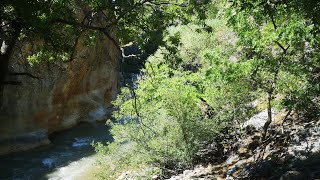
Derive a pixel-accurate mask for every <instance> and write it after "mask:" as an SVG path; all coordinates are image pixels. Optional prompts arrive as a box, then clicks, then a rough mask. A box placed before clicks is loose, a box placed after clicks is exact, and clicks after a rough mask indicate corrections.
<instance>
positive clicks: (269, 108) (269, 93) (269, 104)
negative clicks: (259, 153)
mask: <svg viewBox="0 0 320 180" xmlns="http://www.w3.org/2000/svg"><path fill="white" fill-rule="evenodd" d="M271 101H272V92H268V120H267V121H266V122H265V124H264V126H263V137H265V136H266V134H267V131H268V128H269V125H270V124H271V122H272V106H271Z"/></svg>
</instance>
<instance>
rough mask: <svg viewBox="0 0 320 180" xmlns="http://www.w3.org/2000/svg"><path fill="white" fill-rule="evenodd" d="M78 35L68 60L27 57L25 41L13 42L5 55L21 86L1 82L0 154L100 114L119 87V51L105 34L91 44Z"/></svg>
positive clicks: (42, 141) (45, 139)
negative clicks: (34, 61) (31, 61)
mask: <svg viewBox="0 0 320 180" xmlns="http://www.w3.org/2000/svg"><path fill="white" fill-rule="evenodd" d="M84 44H85V43H84V38H80V41H79V43H78V44H77V47H76V52H75V56H74V59H73V61H71V62H53V63H46V62H42V63H39V64H36V65H34V66H33V67H31V66H30V65H29V64H28V63H27V62H26V57H27V55H28V52H30V50H32V46H31V45H30V44H26V43H24V44H20V45H17V47H16V50H15V53H14V54H13V56H12V58H11V59H10V71H11V72H19V73H21V72H27V73H30V74H32V75H33V76H36V77H38V78H31V77H29V76H12V77H10V78H11V79H10V80H14V81H20V82H22V85H20V86H13V85H12V86H9V85H8V86H5V87H4V90H3V94H2V104H1V111H0V154H3V153H8V152H15V151H20V150H25V149H29V148H32V147H35V146H38V145H41V144H48V143H49V141H48V134H50V133H52V132H55V131H59V130H62V129H66V128H70V127H72V126H74V125H75V124H77V123H78V122H80V121H96V120H103V119H105V118H106V116H107V115H108V114H109V113H110V112H109V111H110V110H109V109H108V108H109V107H110V106H111V101H112V100H113V99H114V98H115V96H116V94H117V90H118V77H119V56H120V51H119V49H118V48H117V47H116V46H115V44H114V43H113V42H112V41H111V40H110V39H108V38H107V37H104V36H101V37H100V38H98V40H97V41H96V43H95V44H94V45H93V46H90V47H88V46H85V45H84Z"/></svg>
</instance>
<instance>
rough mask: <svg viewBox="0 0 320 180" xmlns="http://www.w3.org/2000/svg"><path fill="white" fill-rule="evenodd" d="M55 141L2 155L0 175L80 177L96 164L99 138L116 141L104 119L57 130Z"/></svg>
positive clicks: (23, 179) (10, 178)
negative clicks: (95, 144) (43, 145)
mask: <svg viewBox="0 0 320 180" xmlns="http://www.w3.org/2000/svg"><path fill="white" fill-rule="evenodd" d="M51 141H52V145H50V146H46V147H41V148H37V149H33V150H29V151H26V152H20V153H14V154H10V155H6V156H1V157H0V179H1V180H2V179H5V180H28V179H32V180H33V179H52V180H54V179H79V178H77V176H78V175H79V174H81V173H83V171H86V170H87V169H88V168H90V166H93V165H94V163H95V159H96V158H97V157H96V155H95V151H94V148H93V147H92V146H91V145H90V144H91V142H93V141H95V142H97V141H100V142H101V141H102V142H106V141H112V137H111V135H110V134H109V129H108V127H107V126H106V125H104V123H80V124H78V125H77V126H75V127H73V128H71V129H68V130H65V131H62V132H59V133H56V134H55V135H53V136H52V137H51Z"/></svg>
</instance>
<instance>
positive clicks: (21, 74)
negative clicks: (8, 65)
mask: <svg viewBox="0 0 320 180" xmlns="http://www.w3.org/2000/svg"><path fill="white" fill-rule="evenodd" d="M9 75H10V76H28V77H31V78H34V79H42V78H41V77H38V76H34V75H32V74H30V73H27V72H21V73H17V72H10V73H9Z"/></svg>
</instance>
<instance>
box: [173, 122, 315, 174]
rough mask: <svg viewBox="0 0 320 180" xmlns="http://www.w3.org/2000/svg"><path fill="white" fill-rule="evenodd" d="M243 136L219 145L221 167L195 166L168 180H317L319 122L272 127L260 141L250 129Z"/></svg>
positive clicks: (259, 136)
mask: <svg viewBox="0 0 320 180" xmlns="http://www.w3.org/2000/svg"><path fill="white" fill-rule="evenodd" d="M280 124H281V123H280ZM244 134H245V135H244V136H242V137H240V138H238V139H236V138H235V139H233V142H230V141H229V142H228V141H226V142H225V143H223V144H222V145H223V147H224V148H223V152H224V153H223V156H222V157H224V158H225V160H224V161H223V162H222V163H220V162H217V161H216V162H215V161H212V162H210V163H209V164H202V165H198V166H196V167H195V168H194V169H190V170H184V171H183V173H182V174H179V175H177V176H173V177H171V178H170V179H171V180H182V179H230V180H231V179H281V180H293V179H296V180H298V179H301V180H309V179H310V180H313V179H320V120H313V121H303V120H299V121H288V122H284V124H283V125H276V124H273V127H272V128H270V130H269V133H268V136H267V138H266V139H264V140H262V133H261V132H260V131H259V130H256V129H255V128H254V127H253V126H251V127H247V129H246V133H244ZM208 147H209V146H208ZM206 150H207V151H208V152H209V151H210V149H206ZM214 150H215V149H213V151H214ZM205 158H208V157H205Z"/></svg>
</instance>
